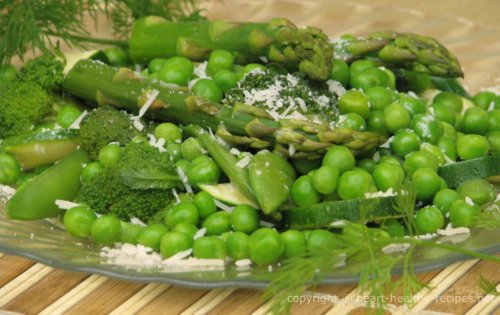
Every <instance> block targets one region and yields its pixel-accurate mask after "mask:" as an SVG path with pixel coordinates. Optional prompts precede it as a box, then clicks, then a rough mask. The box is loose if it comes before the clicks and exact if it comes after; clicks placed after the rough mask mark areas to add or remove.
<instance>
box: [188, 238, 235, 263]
mask: <svg viewBox="0 0 500 315" xmlns="http://www.w3.org/2000/svg"><path fill="white" fill-rule="evenodd" d="M193 256H194V257H196V258H200V259H224V258H226V256H227V253H226V244H224V241H223V240H222V239H220V238H218V237H215V236H206V237H200V238H199V239H197V240H195V241H194V245H193Z"/></svg>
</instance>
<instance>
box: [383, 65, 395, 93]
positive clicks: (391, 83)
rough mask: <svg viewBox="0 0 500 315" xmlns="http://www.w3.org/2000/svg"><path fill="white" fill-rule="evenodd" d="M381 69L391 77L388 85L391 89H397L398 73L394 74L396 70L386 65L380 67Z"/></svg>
mask: <svg viewBox="0 0 500 315" xmlns="http://www.w3.org/2000/svg"><path fill="white" fill-rule="evenodd" d="M379 69H380V70H382V71H384V72H385V74H386V75H387V77H388V78H389V83H388V85H387V87H388V88H390V89H391V90H395V89H396V75H395V74H394V72H392V71H391V70H390V69H387V68H385V67H380V68H379Z"/></svg>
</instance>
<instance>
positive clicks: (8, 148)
mask: <svg viewBox="0 0 500 315" xmlns="http://www.w3.org/2000/svg"><path fill="white" fill-rule="evenodd" d="M76 135H77V132H76V131H75V130H69V129H58V130H49V131H43V132H40V133H34V134H28V135H21V136H17V137H11V138H8V139H5V141H4V142H3V143H2V144H1V147H0V149H1V150H3V151H5V152H7V153H10V154H12V155H14V156H15V157H16V159H17V160H18V161H19V163H21V166H22V168H23V169H24V170H30V169H33V168H35V167H37V166H40V165H45V164H52V163H54V162H56V161H59V160H61V159H63V158H64V157H66V156H68V155H69V154H71V153H72V152H73V151H75V150H76V148H77V147H78V142H77V140H76Z"/></svg>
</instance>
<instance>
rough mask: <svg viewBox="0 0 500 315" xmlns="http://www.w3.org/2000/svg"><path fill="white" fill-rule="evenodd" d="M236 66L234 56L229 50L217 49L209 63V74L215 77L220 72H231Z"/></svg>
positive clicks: (211, 55)
mask: <svg viewBox="0 0 500 315" xmlns="http://www.w3.org/2000/svg"><path fill="white" fill-rule="evenodd" d="M233 65H234V56H233V54H232V53H231V52H230V51H228V50H223V49H216V50H214V51H212V53H211V54H210V57H209V58H208V63H207V74H208V75H209V76H211V77H213V76H215V74H216V73H217V72H219V71H220V70H231V69H232V68H233Z"/></svg>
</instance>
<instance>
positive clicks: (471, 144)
mask: <svg viewBox="0 0 500 315" xmlns="http://www.w3.org/2000/svg"><path fill="white" fill-rule="evenodd" d="M488 150H489V143H488V140H487V139H486V137H484V136H480V135H463V136H462V137H459V138H458V140H457V154H458V156H459V157H460V158H461V159H462V160H471V159H475V158H478V157H482V156H485V155H487V154H488Z"/></svg>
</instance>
